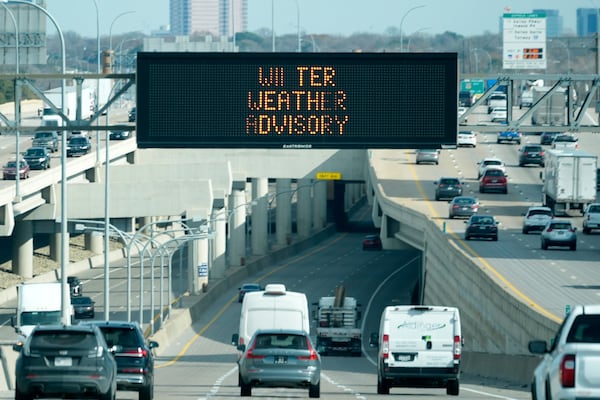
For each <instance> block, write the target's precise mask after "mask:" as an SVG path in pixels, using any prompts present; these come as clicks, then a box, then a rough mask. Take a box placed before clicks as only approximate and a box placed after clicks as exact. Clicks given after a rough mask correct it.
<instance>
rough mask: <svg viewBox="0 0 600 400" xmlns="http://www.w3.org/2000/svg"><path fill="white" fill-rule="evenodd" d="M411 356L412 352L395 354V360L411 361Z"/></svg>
mask: <svg viewBox="0 0 600 400" xmlns="http://www.w3.org/2000/svg"><path fill="white" fill-rule="evenodd" d="M413 357H414V356H413V355H412V354H397V355H396V361H412V360H413Z"/></svg>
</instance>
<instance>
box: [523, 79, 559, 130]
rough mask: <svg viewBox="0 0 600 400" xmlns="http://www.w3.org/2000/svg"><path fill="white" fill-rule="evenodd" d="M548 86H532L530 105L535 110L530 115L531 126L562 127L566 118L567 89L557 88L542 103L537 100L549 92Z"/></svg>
mask: <svg viewBox="0 0 600 400" xmlns="http://www.w3.org/2000/svg"><path fill="white" fill-rule="evenodd" d="M550 89H551V88H550V87H548V86H533V87H532V88H531V91H532V94H533V97H532V104H535V105H536V106H535V109H534V110H533V111H532V113H531V124H532V125H564V124H565V122H566V119H567V118H566V117H567V108H566V105H567V89H565V88H558V89H556V90H555V91H554V92H552V93H551V94H550V95H548V96H547V97H546V98H545V99H544V100H543V101H542V102H540V103H539V104H536V103H538V102H539V100H540V99H541V98H542V97H543V96H545V95H546V94H547V93H548V92H549V91H550Z"/></svg>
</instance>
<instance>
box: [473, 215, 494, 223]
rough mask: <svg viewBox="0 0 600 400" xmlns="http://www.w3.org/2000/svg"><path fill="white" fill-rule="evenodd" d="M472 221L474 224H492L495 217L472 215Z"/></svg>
mask: <svg viewBox="0 0 600 400" xmlns="http://www.w3.org/2000/svg"><path fill="white" fill-rule="evenodd" d="M471 223H473V224H482V225H492V224H493V223H494V219H493V218H492V217H479V216H477V217H472V218H471Z"/></svg>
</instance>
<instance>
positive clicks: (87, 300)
mask: <svg viewBox="0 0 600 400" xmlns="http://www.w3.org/2000/svg"><path fill="white" fill-rule="evenodd" d="M91 302H92V299H90V298H89V297H71V304H78V305H81V304H90V303H91Z"/></svg>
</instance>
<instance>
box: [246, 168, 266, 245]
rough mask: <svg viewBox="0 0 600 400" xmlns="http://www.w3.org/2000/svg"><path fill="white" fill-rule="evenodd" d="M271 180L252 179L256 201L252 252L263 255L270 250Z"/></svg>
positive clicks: (253, 212)
mask: <svg viewBox="0 0 600 400" xmlns="http://www.w3.org/2000/svg"><path fill="white" fill-rule="evenodd" d="M268 193H269V180H268V179H267V178H253V179H252V200H253V201H255V202H256V204H255V205H253V206H252V236H251V237H250V240H251V242H252V254H254V255H257V256H262V255H265V254H267V251H268V244H269V242H268V238H267V223H268V221H267V219H268V218H267V215H268V214H267V212H268V206H269V202H268V199H267V195H268Z"/></svg>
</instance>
